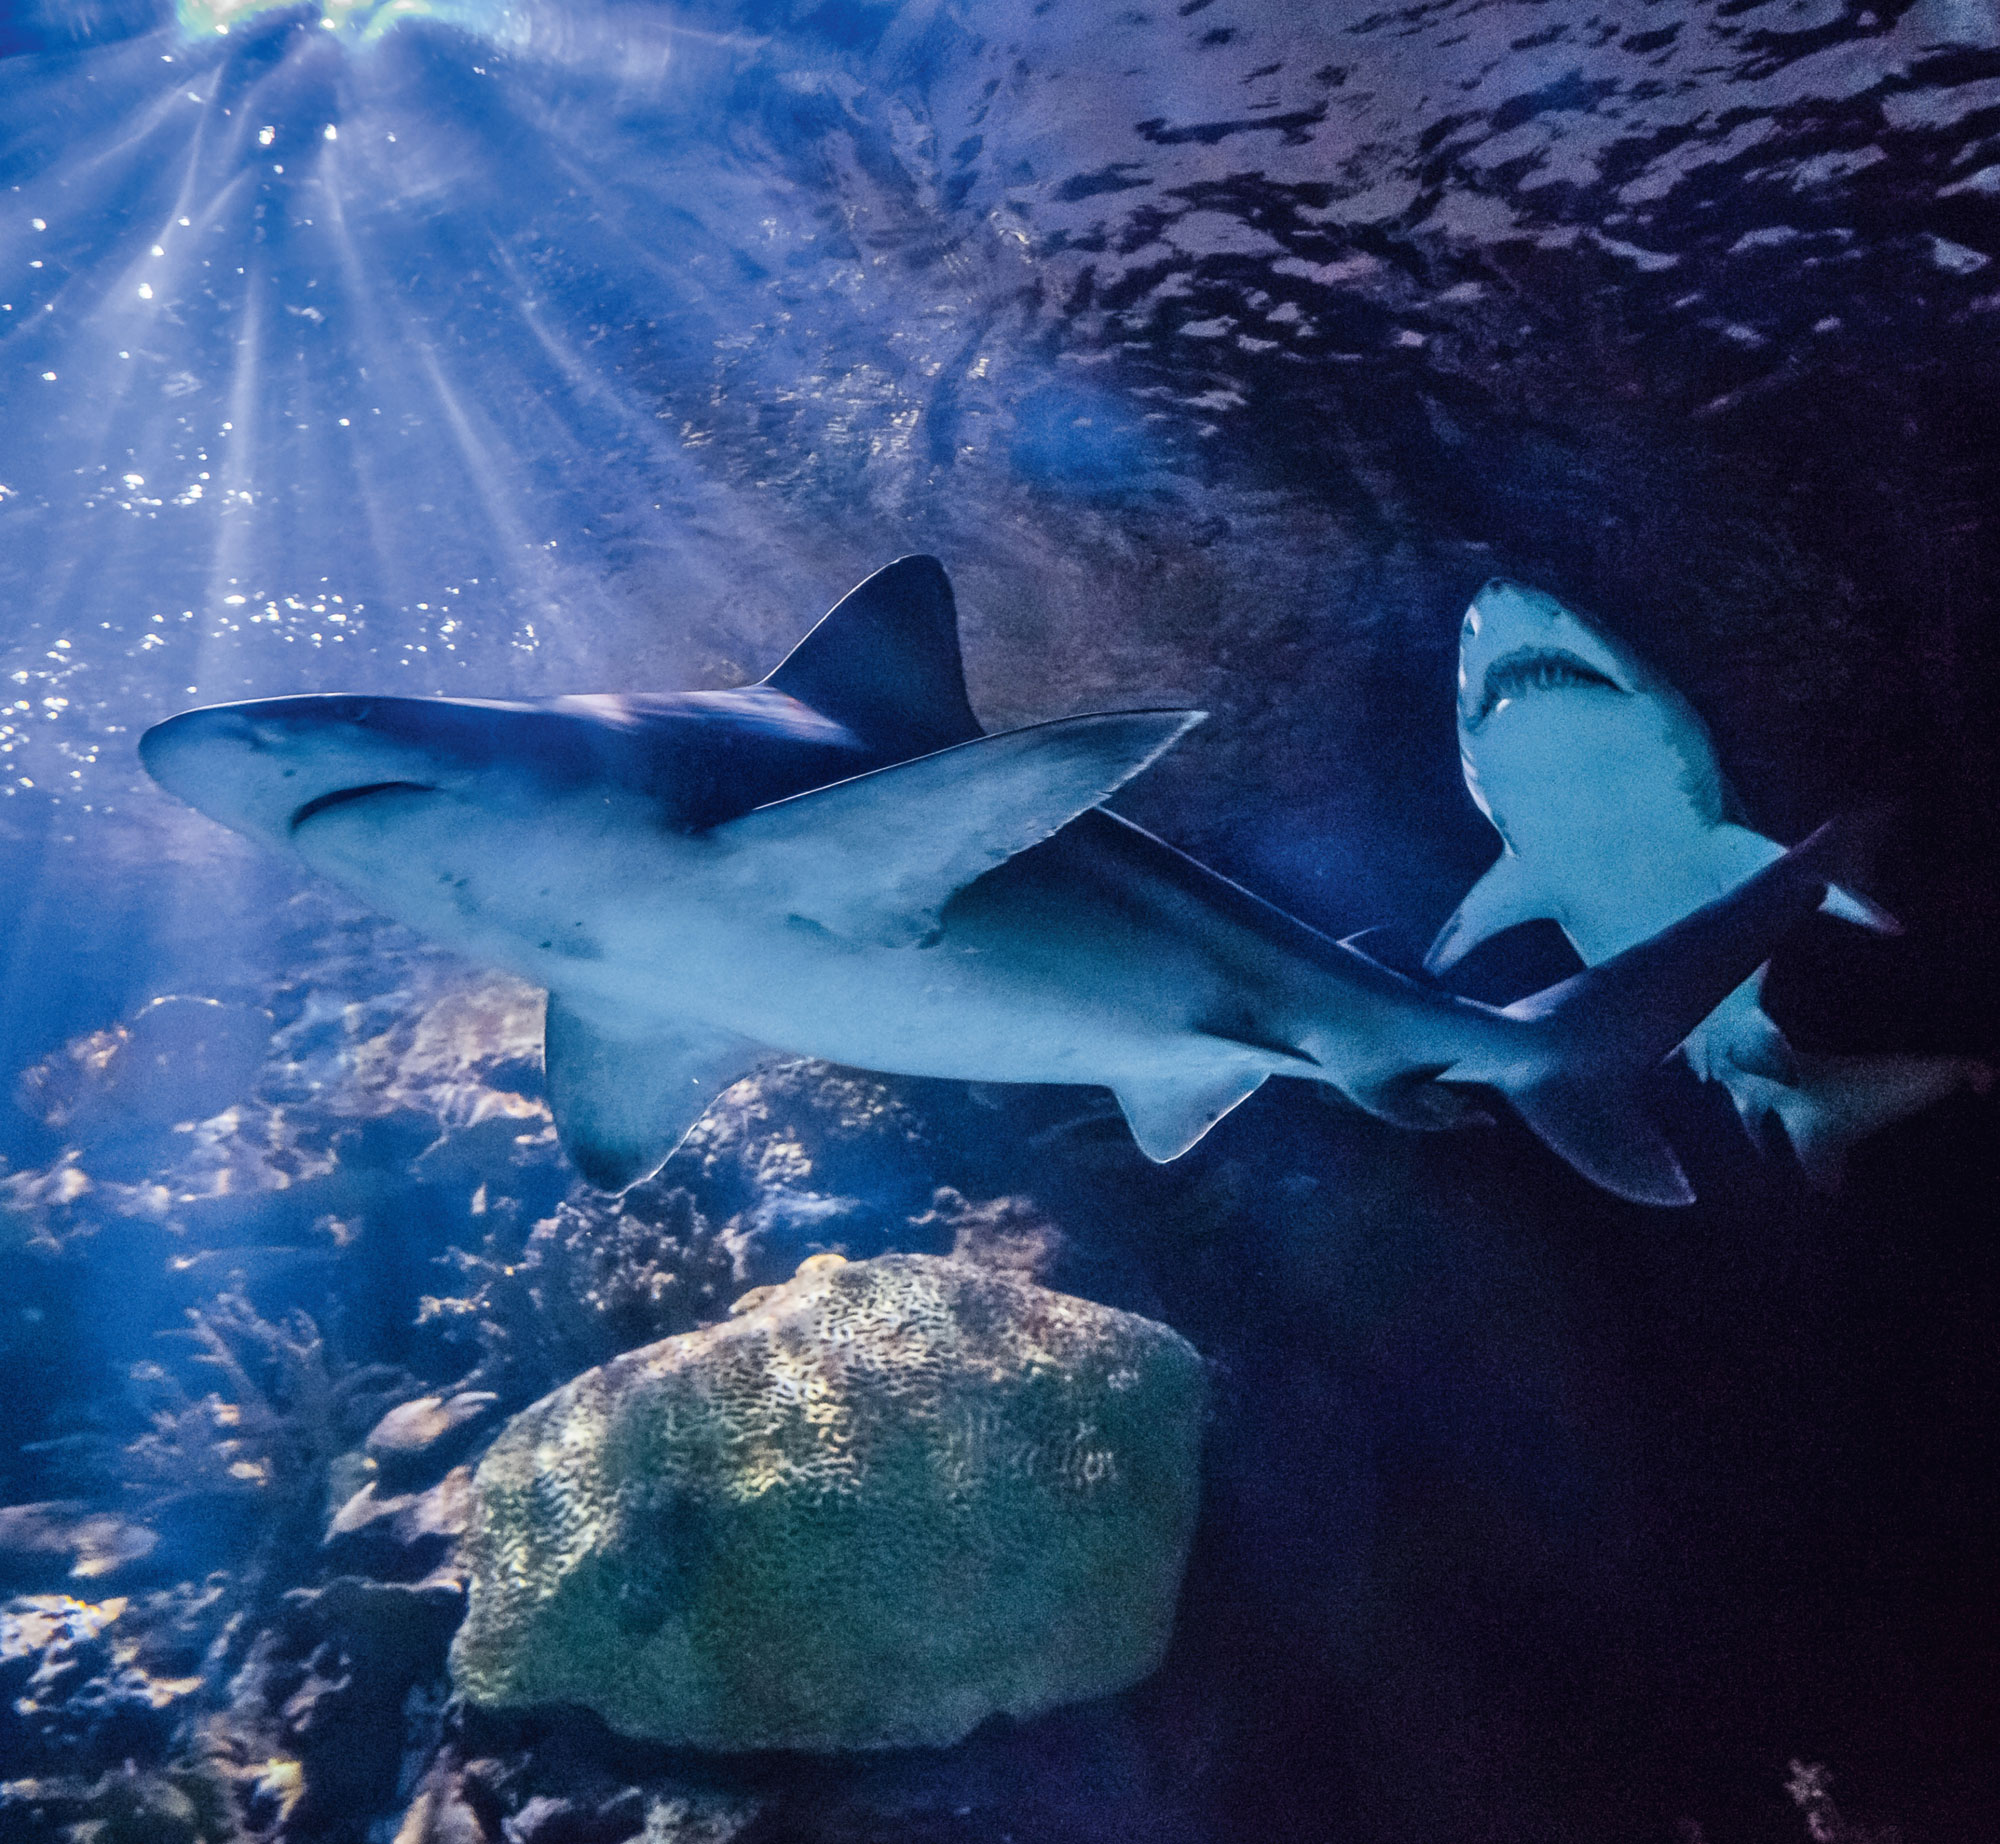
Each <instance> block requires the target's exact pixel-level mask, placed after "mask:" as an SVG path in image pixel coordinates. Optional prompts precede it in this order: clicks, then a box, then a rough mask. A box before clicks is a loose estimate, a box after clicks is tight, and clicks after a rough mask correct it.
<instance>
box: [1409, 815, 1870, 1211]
mask: <svg viewBox="0 0 2000 1844" xmlns="http://www.w3.org/2000/svg"><path fill="white" fill-rule="evenodd" d="M1843 846H1844V841H1843V838H1842V835H1841V833H1840V831H1839V830H1838V829H1837V828H1835V827H1831V826H1823V827H1821V828H1820V830H1819V831H1818V832H1816V833H1814V834H1813V835H1812V837H1811V838H1809V839H1807V840H1806V841H1805V842H1804V843H1803V844H1802V845H1799V846H1796V847H1794V848H1793V849H1792V850H1791V851H1789V852H1787V853H1785V854H1784V856H1783V857H1781V858H1779V859H1778V860H1777V861H1776V862H1775V863H1773V864H1770V865H1768V866H1767V867H1766V868H1765V869H1764V870H1762V871H1760V872H1758V873H1757V875H1756V876H1754V877H1752V878H1750V879H1749V880H1748V881H1747V882H1745V883H1742V884H1739V885H1738V886H1737V887H1736V888H1735V889H1734V890H1732V891H1730V892H1729V893H1728V894H1727V895H1726V896H1723V897H1720V898H1718V899H1717V900H1716V901H1715V902H1713V903H1710V904H1708V905H1707V906H1706V907H1705V908H1702V909H1697V910H1696V911H1694V913H1693V914H1692V915H1688V916H1684V917H1683V918H1682V919H1681V920H1680V921H1678V922H1676V923H1675V924H1674V925H1673V926H1672V927H1670V928H1667V929H1663V930H1662V931H1661V932H1660V933H1659V934H1657V935H1655V936H1653V937H1652V938H1651V939H1650V940H1647V941H1642V942H1640V943H1639V944H1638V945H1637V946H1636V947H1631V948H1627V949H1626V950H1625V952H1624V953H1622V954H1618V955H1614V956H1613V957H1612V958H1611V959H1609V960H1606V961H1603V962H1600V963H1599V964H1598V965H1597V966H1595V967H1590V968H1587V969H1586V970H1585V971H1584V972H1582V973H1579V974H1577V975H1575V976H1574V977H1572V978H1570V979H1567V980H1564V981H1562V982H1561V983H1560V984H1558V985H1555V986H1550V987H1548V988H1546V989H1545V990H1543V991H1541V992H1538V993H1533V994H1530V995H1529V996H1528V997H1527V998H1525V999H1522V1000H1520V1001H1518V1002H1517V1003H1516V1004H1513V1005H1510V1006H1508V1007H1506V1008H1505V1010H1504V1011H1503V1012H1501V1013H1500V1017H1501V1018H1502V1019H1504V1020H1506V1021H1507V1022H1508V1024H1510V1025H1511V1026H1512V1027H1514V1028H1513V1029H1511V1030H1509V1031H1507V1032H1505V1033H1501V1034H1496V1039H1495V1043H1494V1047H1493V1048H1492V1049H1491V1050H1487V1051H1483V1052H1481V1053H1478V1054H1475V1055H1474V1056H1471V1057H1465V1058H1461V1059H1460V1060H1459V1061H1458V1062H1457V1063H1455V1064H1453V1065H1452V1067H1451V1068H1450V1069H1448V1070H1446V1071H1444V1072H1443V1076H1444V1079H1445V1080H1446V1081H1453V1082H1484V1083H1488V1084H1490V1085H1491V1086H1493V1087H1495V1088H1497V1089H1499V1090H1500V1092H1501V1093H1502V1094H1504V1095H1505V1096H1506V1097H1507V1099H1508V1100H1509V1101H1510V1102H1511V1103H1512V1104H1513V1106H1514V1108H1515V1109H1516V1111H1517V1112H1518V1113H1519V1114H1520V1116H1521V1118H1522V1119H1523V1120H1524V1121H1526V1122H1527V1124H1528V1125H1529V1126H1530V1127H1531V1128H1533V1129H1534V1131H1535V1133H1536V1134H1537V1135H1539V1136H1540V1138H1541V1139H1542V1140H1544V1141H1545V1142H1546V1143H1547V1144H1548V1145H1549V1146H1550V1147H1551V1148H1552V1149H1553V1150H1554V1151H1555V1152H1557V1153H1558V1154H1560V1155H1561V1156H1562V1157H1563V1158H1564V1159H1565V1160H1567V1161H1568V1162H1569V1163H1570V1164H1571V1165H1573V1166H1574V1167H1576V1169H1577V1170H1578V1171H1579V1172H1581V1173H1583V1175H1584V1176H1585V1177H1587V1178H1589V1179H1591V1180H1593V1181H1594V1182H1595V1183H1597V1184H1600V1185H1602V1186H1604V1188H1605V1189H1606V1190H1609V1191H1614V1192H1616V1193H1617V1194H1618V1195H1619V1196H1621V1197H1627V1198H1630V1199H1632V1200H1633V1201H1634V1202H1637V1203H1646V1204H1685V1203H1690V1202H1692V1201H1693V1197H1694V1193H1693V1191H1692V1189H1691V1188H1690V1187H1689V1185H1688V1181H1687V1177H1686V1174H1685V1173H1683V1172H1682V1170H1681V1167H1680V1162H1679V1161H1678V1160H1677V1159H1676V1158H1675V1157H1674V1154H1673V1149H1672V1148H1671V1147H1670V1146H1668V1144H1667V1142H1666V1140H1665V1139H1664V1138H1663V1137H1662V1136H1661V1134H1660V1132H1659V1129H1658V1128H1657V1127H1655V1126H1654V1125H1653V1123H1652V1122H1651V1120H1650V1119H1648V1118H1647V1116H1646V1114H1645V1111H1644V1108H1643V1105H1642V1102H1641V1098H1640V1097H1641V1094H1642V1092H1643V1091H1642V1084H1643V1081H1644V1079H1645V1077H1646V1076H1647V1075H1648V1074H1649V1073H1650V1072H1651V1070H1652V1069H1653V1068H1654V1067H1656V1066H1657V1065H1658V1064H1659V1063H1660V1062H1661V1061H1662V1060H1663V1059H1664V1058H1665V1057H1666V1056H1667V1055H1668V1054H1669V1053H1670V1052H1672V1050H1673V1049H1674V1048H1675V1046H1676V1045H1678V1044H1679V1043H1680V1042H1681V1040H1682V1039H1683V1038H1685V1037H1686V1036H1687V1035H1688V1033H1689V1032H1690V1031H1692V1030H1693V1029H1694V1027H1695V1026H1696V1025H1697V1024H1699V1023H1700V1022H1701V1021H1702V1019H1703V1018H1705V1017H1706V1016H1707V1015H1708V1014H1709V1013H1710V1012H1711V1011H1712V1010H1713V1009H1714V1008H1715V1007H1716V1006H1717V1005H1718V1004H1720V1003H1721V1002H1722V1000H1723V999H1724V998H1725V997H1726V996H1727V995H1728V994H1729V993H1731V992H1732V991H1734V990H1735V989H1736V987H1738V986H1739V985H1741V984H1742V982H1743V981H1744V980H1745V979H1747V978H1748V977H1749V976H1750V975H1751V974H1752V973H1753V972H1754V971H1755V970H1756V969H1757V967H1758V966H1759V965H1760V964H1761V963H1762V962H1763V961H1764V960H1765V959H1767V958H1768V957H1769V955H1770V953H1771V951H1772V949H1773V948H1774V947H1776V946H1777V944H1778V942H1779V940H1780V939H1781V938H1782V937H1783V936H1784V935H1785V933H1786V932H1787V931H1788V930H1789V929H1790V928H1791V927H1792V926H1793V925H1794V924H1795V923H1797V922H1799V921H1801V920H1803V919H1804V918H1805V917H1806V916H1807V915H1809V914H1811V913H1812V911H1813V909H1814V908H1815V907H1816V906H1817V905H1818V903H1819V902H1820V900H1821V898H1822V897H1824V895H1825V894H1826V888H1827V885H1828V884H1829V883H1830V882H1831V881H1832V880H1833V878H1834V876H1835V875H1836V874H1837V869H1836V867H1837V862H1838V860H1839V858H1840V856H1841V852H1842V850H1843Z"/></svg>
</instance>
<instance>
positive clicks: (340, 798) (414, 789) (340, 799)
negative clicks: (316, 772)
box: [290, 781, 437, 832]
mask: <svg viewBox="0 0 2000 1844" xmlns="http://www.w3.org/2000/svg"><path fill="white" fill-rule="evenodd" d="M436 792H437V789H436V788H434V787H427V786H426V785H425V784H424V783H423V782H421V781H370V782H367V783H365V784H364V785H363V786H361V787H358V788H335V789H334V791H333V792H332V793H331V794H320V795H317V796H315V797H314V798H313V799H311V800H309V801H307V802H306V804H305V805H304V806H303V807H301V808H300V809H299V810H298V811H297V812H296V813H294V814H293V815H292V819H291V825H290V830H291V831H293V832H297V831H298V829H299V828H300V827H301V826H303V825H304V824H305V823H306V821H307V820H309V819H313V818H316V817H317V816H318V815H319V814H322V813H325V812H328V811H329V810H330V809H332V808H334V807H344V806H346V805H348V804H349V803H350V802H351V801H357V800H366V799H367V798H368V797H369V796H370V795H371V794H395V793H409V794H435V793H436Z"/></svg>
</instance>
